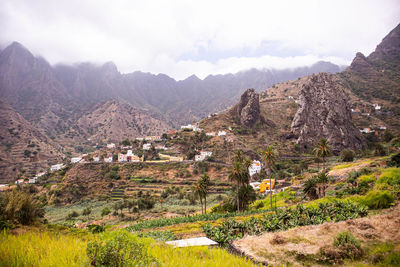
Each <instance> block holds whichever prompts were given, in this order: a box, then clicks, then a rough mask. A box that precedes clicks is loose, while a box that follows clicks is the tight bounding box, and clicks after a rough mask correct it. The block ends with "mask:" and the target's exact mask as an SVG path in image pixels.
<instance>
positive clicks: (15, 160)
mask: <svg viewBox="0 0 400 267" xmlns="http://www.w3.org/2000/svg"><path fill="white" fill-rule="evenodd" d="M0 126H1V127H0V140H1V144H2V145H1V146H0V183H8V182H12V181H13V180H14V177H15V175H16V174H17V173H20V172H23V173H25V174H26V175H29V174H31V175H33V174H36V173H38V172H40V171H44V170H46V169H47V167H48V166H49V164H54V163H56V162H57V161H58V160H61V159H62V153H61V152H60V151H59V150H61V148H60V147H58V146H57V145H56V144H55V143H54V142H53V141H52V140H51V139H49V138H48V137H47V136H45V135H44V134H42V133H41V132H40V131H39V130H37V129H36V128H35V127H33V126H32V125H31V124H30V123H29V122H27V121H26V120H25V119H24V118H23V117H22V116H21V115H20V114H19V113H18V112H16V111H15V110H14V109H13V108H11V106H10V105H8V104H7V103H6V102H5V101H3V100H1V99H0ZM3 144H4V145H3Z"/></svg>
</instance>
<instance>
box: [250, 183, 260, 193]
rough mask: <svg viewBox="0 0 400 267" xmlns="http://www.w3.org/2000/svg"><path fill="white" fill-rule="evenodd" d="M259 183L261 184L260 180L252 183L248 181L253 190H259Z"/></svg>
mask: <svg viewBox="0 0 400 267" xmlns="http://www.w3.org/2000/svg"><path fill="white" fill-rule="evenodd" d="M260 185H261V183H260V182H253V183H250V186H251V187H253V189H254V190H255V191H259V190H260Z"/></svg>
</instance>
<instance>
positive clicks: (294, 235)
mask: <svg viewBox="0 0 400 267" xmlns="http://www.w3.org/2000/svg"><path fill="white" fill-rule="evenodd" d="M399 229H400V205H397V206H395V207H393V208H391V209H389V210H386V211H385V212H384V213H382V214H379V215H374V216H369V217H365V218H359V219H355V220H348V221H343V222H339V223H332V222H330V223H324V224H321V225H313V226H303V227H297V228H294V229H291V230H289V231H285V232H280V233H279V235H278V234H276V233H265V234H263V235H261V236H247V237H245V238H243V239H241V240H238V241H235V242H234V245H235V246H236V247H237V248H239V249H240V250H242V251H244V252H245V253H246V254H248V255H250V256H252V257H254V258H255V259H256V260H258V261H260V262H261V261H267V262H268V263H269V264H272V265H285V264H288V263H289V264H293V265H295V266H299V265H302V264H303V263H304V262H306V261H307V259H310V258H313V257H315V256H316V255H317V254H318V253H319V251H320V249H321V248H322V247H328V246H331V245H332V242H333V238H334V236H335V235H337V234H338V233H339V232H342V231H349V232H351V233H352V234H353V235H354V236H355V237H356V238H357V239H358V240H360V241H361V243H362V244H367V243H373V242H393V243H397V242H400V231H399ZM277 236H278V237H277ZM278 239H279V241H282V240H284V242H276V241H277V240H278ZM313 264H315V263H313Z"/></svg>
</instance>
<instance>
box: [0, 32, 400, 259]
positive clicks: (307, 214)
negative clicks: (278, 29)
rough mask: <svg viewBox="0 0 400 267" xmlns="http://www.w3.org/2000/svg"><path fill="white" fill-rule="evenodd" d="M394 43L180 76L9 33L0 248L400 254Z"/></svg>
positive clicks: (1, 70)
mask: <svg viewBox="0 0 400 267" xmlns="http://www.w3.org/2000/svg"><path fill="white" fill-rule="evenodd" d="M399 55H400V25H397V27H395V28H394V29H393V30H392V31H390V32H389V34H388V35H387V36H386V37H385V38H383V40H382V42H381V43H380V44H379V45H378V46H377V47H376V49H375V50H374V52H372V53H371V54H370V55H368V56H364V55H363V54H361V53H357V54H356V55H355V57H354V59H353V61H352V63H351V64H350V66H348V67H341V66H337V65H335V64H332V63H330V62H316V63H315V64H313V65H311V66H308V67H297V68H292V69H280V70H276V69H263V70H258V69H248V70H244V71H241V72H238V73H234V74H224V75H209V76H207V77H206V78H204V79H199V78H198V77H197V76H195V75H192V76H190V77H188V78H186V79H184V80H175V79H173V78H171V77H169V76H167V75H165V74H161V73H160V74H151V73H145V72H140V71H135V72H132V73H121V72H120V71H119V70H118V69H117V66H116V65H115V64H114V63H113V62H107V63H105V64H94V63H88V62H87V63H76V64H70V65H66V64H58V65H54V66H52V65H50V64H49V63H48V62H47V61H46V60H45V59H44V58H43V57H40V56H34V55H33V54H32V53H31V52H30V51H29V50H28V49H27V48H25V47H24V46H22V45H21V44H20V43H17V42H14V43H12V44H11V45H9V46H7V47H5V48H4V49H2V50H1V51H0V125H1V127H0V141H1V144H0V230H2V232H1V233H0V244H1V245H0V265H1V266H25V265H26V266H265V265H271V266H283V265H285V266H286V265H288V266H399V265H400V236H399V233H398V228H399V226H400V217H399V216H400V205H399V200H400V113H399V110H400V109H399V101H400V100H399V88H400V80H399V77H400V69H399V66H400V56H399ZM189 238H201V240H203V241H204V240H205V241H207V242H208V244H214V245H210V246H209V247H208V246H190V245H188V244H189V242H188V240H187V239H189ZM169 241H176V242H177V243H181V244H184V245H182V247H179V246H176V245H171V243H168V242H169ZM5 244H7V245H5Z"/></svg>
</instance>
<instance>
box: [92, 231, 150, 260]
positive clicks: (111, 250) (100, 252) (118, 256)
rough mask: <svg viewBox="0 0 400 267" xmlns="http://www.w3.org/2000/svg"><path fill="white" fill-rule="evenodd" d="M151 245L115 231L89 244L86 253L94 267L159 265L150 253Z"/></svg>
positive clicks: (144, 240)
mask: <svg viewBox="0 0 400 267" xmlns="http://www.w3.org/2000/svg"><path fill="white" fill-rule="evenodd" d="M149 245H150V242H149V241H148V240H146V239H142V238H139V237H137V236H134V235H131V234H129V233H127V232H126V231H115V232H111V233H109V234H103V235H102V236H101V237H100V238H99V239H98V240H96V241H92V242H90V243H88V245H87V248H86V253H87V256H88V257H89V259H90V261H91V264H92V265H94V266H118V267H119V266H149V265H152V264H153V265H157V261H156V259H155V258H154V257H152V256H151V255H149V253H148V249H149Z"/></svg>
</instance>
